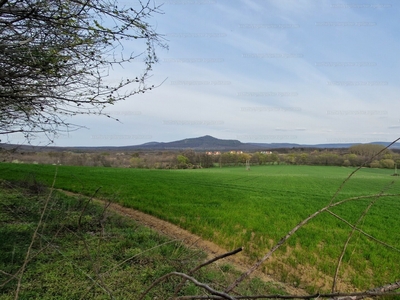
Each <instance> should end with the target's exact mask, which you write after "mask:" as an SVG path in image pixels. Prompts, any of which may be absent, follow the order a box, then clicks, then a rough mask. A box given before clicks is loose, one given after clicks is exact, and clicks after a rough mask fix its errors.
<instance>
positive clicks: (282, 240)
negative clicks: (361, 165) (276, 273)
mask: <svg viewBox="0 0 400 300" xmlns="http://www.w3.org/2000/svg"><path fill="white" fill-rule="evenodd" d="M398 195H399V194H383V195H382V194H376V195H367V196H359V197H351V198H347V199H344V200H341V201H339V202H335V203H330V204H329V205H327V206H325V207H323V208H321V209H320V210H318V211H316V212H315V213H313V214H312V215H310V216H308V217H307V218H305V219H304V220H302V221H301V222H300V223H299V224H298V225H296V226H295V227H294V228H293V229H292V230H290V231H289V232H288V233H287V234H286V235H285V236H284V237H282V238H281V239H280V240H279V242H278V243H277V244H276V245H275V246H274V247H273V248H272V249H271V250H270V251H269V252H268V253H267V254H265V255H264V256H263V257H262V258H261V259H260V260H259V261H257V262H256V263H255V264H254V265H253V266H252V267H251V268H249V269H248V270H247V271H246V272H244V273H243V274H242V275H241V276H240V277H239V278H237V279H236V280H235V281H234V282H233V283H232V284H231V285H230V286H229V287H228V288H227V289H226V290H225V292H226V293H229V292H230V291H232V290H233V289H234V288H235V287H236V286H238V285H239V283H241V282H242V281H243V280H244V279H245V278H246V277H247V276H249V275H250V274H251V273H253V272H254V271H255V270H256V269H257V268H258V267H259V266H260V265H261V264H262V263H263V262H264V261H266V260H267V259H268V258H270V257H271V256H272V254H273V253H274V252H275V251H276V250H278V249H279V248H280V247H281V246H282V245H283V244H284V243H285V242H286V241H287V240H288V239H289V238H290V237H291V236H292V235H293V234H294V233H296V231H298V230H299V229H300V228H301V227H303V226H304V225H305V224H307V223H308V222H309V221H310V220H311V219H313V218H315V217H316V216H318V215H319V214H321V213H323V212H324V211H326V210H328V209H329V208H331V207H335V206H338V205H340V204H343V203H345V202H348V201H353V200H360V199H366V198H374V197H377V196H382V197H388V196H398Z"/></svg>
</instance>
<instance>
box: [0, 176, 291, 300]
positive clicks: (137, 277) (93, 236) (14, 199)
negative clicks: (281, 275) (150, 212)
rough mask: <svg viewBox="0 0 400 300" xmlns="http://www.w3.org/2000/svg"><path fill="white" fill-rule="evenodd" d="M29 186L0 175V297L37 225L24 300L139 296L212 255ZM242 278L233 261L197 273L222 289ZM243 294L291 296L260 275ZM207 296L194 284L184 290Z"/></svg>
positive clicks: (154, 294)
mask: <svg viewBox="0 0 400 300" xmlns="http://www.w3.org/2000/svg"><path fill="white" fill-rule="evenodd" d="M18 185H20V184H19V183H18ZM23 186H24V188H20V187H18V186H16V185H14V186H10V184H8V183H7V182H4V181H2V180H0V225H1V226H0V240H1V243H0V271H1V272H0V299H14V298H15V294H16V290H17V278H18V276H19V274H20V273H18V272H19V270H21V266H22V265H23V263H24V261H25V260H26V257H27V251H28V249H29V247H30V243H31V241H32V236H33V233H34V231H35V229H36V228H37V227H38V224H39V227H38V228H39V230H38V236H37V237H36V239H34V242H33V244H32V247H31V250H30V255H29V256H28V259H27V265H26V268H25V272H24V274H23V276H22V280H21V288H20V291H19V299H110V298H112V299H137V298H138V296H139V295H140V294H141V293H142V292H143V291H144V290H145V289H147V288H148V287H149V286H150V285H151V284H152V283H153V282H154V281H155V280H156V279H158V278H159V277H160V276H163V275H165V274H167V273H169V272H172V271H178V272H184V273H187V272H188V271H189V270H190V269H192V268H193V267H195V266H197V265H199V264H200V263H202V262H203V261H204V259H205V257H206V256H205V254H204V253H201V252H200V251H197V250H189V249H188V248H186V247H184V246H183V245H182V244H181V243H180V242H179V241H176V240H175V241H172V240H169V239H167V238H166V237H165V236H162V235H160V234H158V233H156V232H154V231H152V230H151V229H149V228H146V227H143V226H140V225H138V224H136V223H135V222H134V221H133V220H130V219H127V218H124V217H122V216H119V215H116V214H114V213H112V212H111V211H107V210H106V211H104V208H103V207H101V206H99V205H94V204H92V203H88V202H87V201H88V200H87V199H84V198H75V197H68V196H66V195H64V194H63V193H59V192H53V194H52V197H50V198H48V197H47V195H48V192H49V191H48V190H46V189H45V188H44V187H42V186H41V189H40V190H41V192H40V193H37V190H35V191H33V188H34V186H36V187H37V186H38V185H37V183H34V182H33V181H32V180H31V181H29V182H24V184H23ZM27 187H28V189H27ZM47 199H49V202H48V205H47V209H46V210H44V207H45V204H46V202H47ZM43 210H44V211H45V213H44V218H43V220H42V222H41V223H40V222H39V219H40V214H41V212H42V211H43ZM14 274H15V275H16V278H14V277H13V275H14ZM238 275H239V274H238V272H237V271H235V270H234V269H232V268H230V267H229V266H228V265H225V267H221V269H219V268H218V267H216V266H215V265H210V266H208V267H206V268H203V269H200V270H199V271H198V272H196V273H195V274H194V276H196V278H197V279H198V280H200V281H201V282H204V283H207V284H208V285H210V286H212V287H214V288H215V289H220V288H221V286H223V285H225V286H226V285H227V284H228V283H229V282H230V281H231V280H233V279H234V278H236V277H237V276H238ZM179 282H180V279H179V278H171V279H170V280H168V281H167V282H164V283H162V284H160V285H158V286H156V287H155V288H154V289H153V290H151V292H149V293H148V295H147V297H146V298H145V299H156V298H157V299H168V298H169V297H171V296H172V294H173V292H174V290H175V287H176V286H177V285H178V284H179ZM238 292H240V293H242V294H247V295H248V294H249V293H250V294H270V293H284V292H283V290H282V288H280V287H278V286H276V285H273V284H270V283H264V282H260V281H259V280H257V279H252V280H249V281H247V282H246V284H245V285H243V286H242V287H241V288H240V290H239V291H238ZM202 293H203V291H202V290H201V289H200V288H199V287H197V286H195V285H194V284H192V283H189V282H188V283H187V284H185V285H184V287H183V289H182V290H181V292H180V293H179V295H196V294H202ZM111 296H112V297H111Z"/></svg>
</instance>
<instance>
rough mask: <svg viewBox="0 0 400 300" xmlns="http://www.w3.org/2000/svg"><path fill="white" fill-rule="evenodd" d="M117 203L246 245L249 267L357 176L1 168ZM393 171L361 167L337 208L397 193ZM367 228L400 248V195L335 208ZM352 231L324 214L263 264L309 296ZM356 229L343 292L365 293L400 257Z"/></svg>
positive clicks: (324, 170) (306, 170) (339, 170)
mask: <svg viewBox="0 0 400 300" xmlns="http://www.w3.org/2000/svg"><path fill="white" fill-rule="evenodd" d="M56 169H58V171H57V178H56V187H57V188H61V189H65V190H69V191H72V192H77V193H83V194H86V195H92V194H93V193H94V192H95V191H96V190H97V189H98V188H100V190H99V192H98V194H97V197H99V198H105V199H111V200H113V201H115V202H119V203H121V204H123V205H125V206H128V207H133V208H136V209H139V210H141V211H143V212H147V213H150V214H152V215H155V216H157V217H159V218H161V219H164V220H168V221H170V222H172V223H175V224H177V225H179V226H181V227H183V228H185V229H188V230H190V231H191V232H193V233H196V234H198V235H200V236H202V237H203V238H205V239H209V240H212V241H214V242H215V243H217V244H220V245H221V246H223V247H225V248H227V249H228V250H231V249H233V248H235V247H238V246H244V247H245V254H246V255H247V257H248V259H249V261H255V260H256V259H257V258H260V257H261V256H262V255H264V254H265V253H266V252H268V250H269V249H270V248H271V247H272V246H273V245H274V244H275V243H276V242H277V241H278V240H279V239H280V238H281V237H282V236H284V235H285V234H286V233H287V232H288V231H289V230H290V229H292V228H293V227H294V226H296V225H297V224H298V223H299V222H300V221H301V220H303V219H304V218H306V217H307V216H309V215H310V214H312V213H314V212H315V211H317V210H319V209H321V208H323V207H324V206H326V205H328V204H329V203H330V201H331V199H332V196H333V195H334V194H335V192H336V191H337V189H338V188H339V186H340V185H341V183H342V182H343V181H344V180H345V179H346V177H347V176H348V175H349V174H350V173H351V172H352V171H353V170H354V169H353V168H344V167H313V166H287V165H274V166H260V167H252V168H251V170H250V171H246V170H245V168H244V167H242V168H239V167H237V168H221V169H220V168H213V169H199V170H143V169H116V168H100V167H96V168H94V167H68V166H59V167H56V166H50V165H23V164H5V163H3V164H0V177H1V178H3V179H7V180H20V179H24V178H25V179H28V180H33V178H36V180H40V181H43V182H45V183H47V184H51V182H52V180H53V178H54V174H55V171H56ZM392 173H393V171H392V170H387V169H386V170H383V169H369V168H364V169H361V170H359V171H358V172H357V173H356V174H355V175H354V176H353V177H352V178H351V179H350V180H349V181H348V182H347V183H346V184H345V185H344V187H343V188H342V189H341V191H340V192H339V194H338V195H337V197H336V198H335V200H334V201H335V202H337V201H339V200H343V199H346V198H350V197H357V196H365V195H373V194H379V193H382V192H384V193H388V194H399V193H400V186H399V179H398V178H397V177H393V176H390V175H391V174H392ZM371 201H375V202H374V204H373V205H372V207H371V208H370V210H369V211H368V213H367V215H366V216H365V217H364V218H363V219H362V221H361V222H360V223H359V225H358V227H360V228H361V229H362V230H363V231H365V232H367V233H368V234H370V235H372V236H374V237H375V238H377V239H379V240H380V241H383V242H385V243H387V244H390V245H392V246H394V247H395V248H396V249H399V248H400V220H399V216H400V202H399V196H390V197H388V196H386V197H379V198H378V197H374V198H362V199H356V200H352V201H348V202H345V203H344V204H342V205H340V206H337V207H334V208H332V212H334V213H335V214H337V215H340V216H341V217H342V218H344V219H345V220H347V221H348V222H350V223H352V224H354V223H355V222H356V221H357V220H358V219H359V218H360V216H361V215H362V214H363V212H364V210H365V209H366V208H367V206H368V205H369V204H370V203H371ZM350 232H351V228H350V227H349V226H348V225H346V224H345V223H343V222H341V221H339V220H338V219H337V218H335V217H333V216H332V215H331V214H328V213H326V212H325V213H322V214H320V215H318V216H317V217H316V218H314V219H313V220H311V221H310V222H309V223H308V224H307V225H306V226H304V227H303V228H302V229H300V230H299V231H298V232H296V234H295V235H294V236H293V237H291V238H290V239H289V240H288V242H287V243H286V244H284V246H283V247H282V248H281V249H280V250H278V252H277V253H275V254H274V256H273V257H272V259H271V260H270V261H269V262H267V263H266V264H264V265H263V269H264V270H265V271H266V272H267V273H270V274H274V275H275V276H276V277H278V278H280V279H281V280H284V281H286V282H290V283H291V284H294V285H300V286H301V287H305V288H307V289H308V290H309V291H317V290H321V291H322V290H325V289H328V287H329V285H330V284H331V278H332V276H333V274H334V273H335V268H336V262H337V260H338V257H339V256H340V253H341V251H342V248H343V244H344V243H345V241H346V240H347V238H348V235H349V233H350ZM396 249H391V248H389V247H387V246H384V245H381V244H379V243H377V242H375V241H372V240H371V239H369V238H367V237H365V236H364V235H361V234H359V233H358V232H355V233H354V234H353V237H352V239H351V240H350V243H349V246H348V248H347V251H346V253H345V255H344V258H343V267H342V268H341V273H340V274H341V281H340V284H342V287H343V289H346V288H349V287H350V286H355V287H357V288H359V289H367V288H370V287H374V286H379V285H381V284H385V283H388V282H393V281H395V280H399V278H400V273H399V272H400V271H399V270H400V259H399V256H400V252H399V251H398V250H396Z"/></svg>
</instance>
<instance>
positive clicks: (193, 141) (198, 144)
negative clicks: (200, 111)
mask: <svg viewBox="0 0 400 300" xmlns="http://www.w3.org/2000/svg"><path fill="white" fill-rule="evenodd" d="M355 144H356V143H354V144H351V143H346V144H316V145H304V144H294V143H242V142H240V141H238V140H223V139H218V138H215V137H212V136H209V135H205V136H202V137H197V138H188V139H184V140H179V141H173V142H166V143H163V142H161V143H160V142H148V143H145V144H141V145H134V146H120V147H112V146H104V147H54V146H47V147H43V146H31V145H11V144H0V148H4V149H13V148H16V147H18V149H19V150H21V151H82V152H90V151H138V150H150V151H151V150H154V151H162V150H176V151H178V150H185V149H193V150H195V151H229V150H236V151H239V150H241V151H249V152H250V151H258V150H272V149H291V148H320V149H338V148H349V147H351V146H352V145H355ZM372 144H380V145H384V146H387V145H389V144H390V143H387V142H373V143H372ZM392 149H400V145H399V144H395V145H393V146H392Z"/></svg>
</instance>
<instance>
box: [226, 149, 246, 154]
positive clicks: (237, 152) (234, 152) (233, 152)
mask: <svg viewBox="0 0 400 300" xmlns="http://www.w3.org/2000/svg"><path fill="white" fill-rule="evenodd" d="M229 153H231V154H243V151H233V150H232V151H230V152H229Z"/></svg>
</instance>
